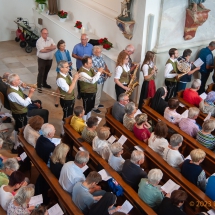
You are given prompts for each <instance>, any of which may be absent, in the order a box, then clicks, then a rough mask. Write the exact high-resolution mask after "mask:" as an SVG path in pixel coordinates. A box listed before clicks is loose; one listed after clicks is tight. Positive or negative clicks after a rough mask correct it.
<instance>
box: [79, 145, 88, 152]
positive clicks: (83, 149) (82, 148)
mask: <svg viewBox="0 0 215 215" xmlns="http://www.w3.org/2000/svg"><path fill="white" fill-rule="evenodd" d="M79 150H80V151H87V150H86V149H85V148H84V147H83V146H82V147H79Z"/></svg>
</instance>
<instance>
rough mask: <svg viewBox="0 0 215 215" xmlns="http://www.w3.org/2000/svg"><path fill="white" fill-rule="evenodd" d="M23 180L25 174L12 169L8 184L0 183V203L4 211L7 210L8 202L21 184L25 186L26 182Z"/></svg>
mask: <svg viewBox="0 0 215 215" xmlns="http://www.w3.org/2000/svg"><path fill="white" fill-rule="evenodd" d="M24 180H25V175H24V174H23V173H22V172H20V171H14V172H13V173H12V174H11V175H10V178H9V183H8V185H2V186H1V187H0V205H1V207H2V208H3V209H4V210H5V211H7V207H8V204H9V202H10V201H11V200H12V199H13V196H14V194H15V192H16V191H17V190H18V189H19V188H20V187H21V186H23V185H25V186H26V184H27V183H26V182H25V183H24Z"/></svg>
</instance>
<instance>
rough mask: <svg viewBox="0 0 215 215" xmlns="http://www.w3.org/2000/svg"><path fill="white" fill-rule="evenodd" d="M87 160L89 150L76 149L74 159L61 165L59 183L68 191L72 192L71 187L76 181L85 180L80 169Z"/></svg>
mask: <svg viewBox="0 0 215 215" xmlns="http://www.w3.org/2000/svg"><path fill="white" fill-rule="evenodd" d="M88 161H89V152H87V151H78V152H77V154H76V155H75V160H74V161H70V162H67V163H65V164H64V165H63V168H62V169H61V172H60V178H59V183H60V185H61V186H62V187H63V189H64V190H66V191H67V192H69V193H72V189H73V187H74V185H75V184H76V183H77V182H82V181H84V180H85V176H84V174H83V171H82V169H81V168H82V167H84V166H85V165H86V164H87V162H88Z"/></svg>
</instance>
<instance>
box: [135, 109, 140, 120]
mask: <svg viewBox="0 0 215 215" xmlns="http://www.w3.org/2000/svg"><path fill="white" fill-rule="evenodd" d="M141 113H142V112H141V111H140V110H139V109H138V110H137V112H136V113H135V114H134V118H135V116H137V115H138V114H141Z"/></svg>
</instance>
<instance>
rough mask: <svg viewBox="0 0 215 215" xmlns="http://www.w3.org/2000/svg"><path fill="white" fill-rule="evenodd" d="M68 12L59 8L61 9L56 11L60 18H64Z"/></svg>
mask: <svg viewBox="0 0 215 215" xmlns="http://www.w3.org/2000/svg"><path fill="white" fill-rule="evenodd" d="M67 15H68V13H67V12H65V11H63V10H61V11H58V16H59V17H60V18H61V19H66V17H67Z"/></svg>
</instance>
